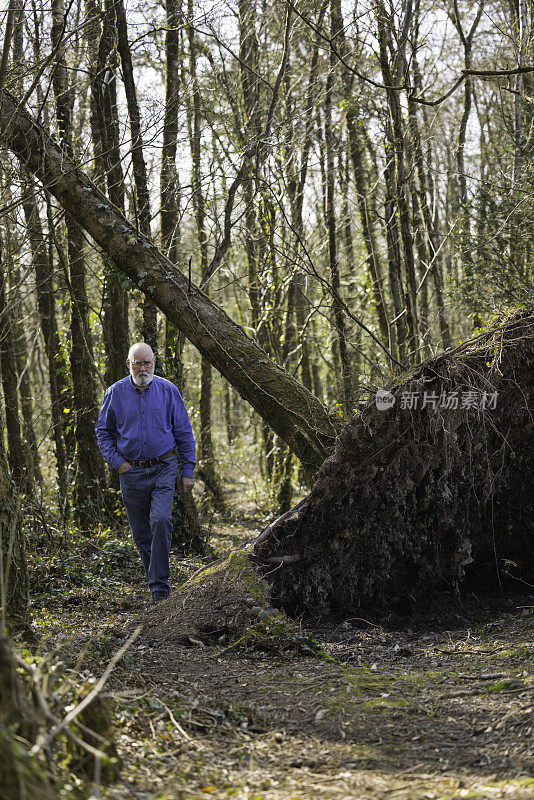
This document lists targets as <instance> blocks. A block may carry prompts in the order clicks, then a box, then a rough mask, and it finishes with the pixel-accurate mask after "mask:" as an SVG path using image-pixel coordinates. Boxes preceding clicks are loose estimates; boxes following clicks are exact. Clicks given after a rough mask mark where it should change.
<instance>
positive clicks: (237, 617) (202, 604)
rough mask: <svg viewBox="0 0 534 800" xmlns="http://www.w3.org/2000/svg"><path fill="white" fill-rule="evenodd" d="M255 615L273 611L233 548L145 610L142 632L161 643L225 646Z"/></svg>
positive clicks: (261, 585)
mask: <svg viewBox="0 0 534 800" xmlns="http://www.w3.org/2000/svg"><path fill="white" fill-rule="evenodd" d="M261 612H264V613H265V614H266V615H267V617H270V616H271V614H272V613H274V609H273V608H272V607H271V606H270V603H269V594H268V589H267V584H266V582H265V581H264V580H263V579H262V578H261V577H260V576H258V575H257V573H256V572H255V571H254V568H253V566H252V563H251V561H250V559H249V557H248V554H247V551H246V550H239V551H237V552H235V553H232V554H231V555H230V556H229V557H228V558H225V559H224V560H223V561H220V562H218V563H216V564H215V565H212V566H210V567H207V568H205V569H202V570H201V571H200V572H199V573H197V574H195V575H194V576H193V577H192V578H190V579H189V580H188V581H187V582H186V583H184V584H183V585H182V586H180V587H179V588H178V589H177V590H176V591H175V592H173V593H172V594H171V596H170V597H169V599H168V600H164V601H163V602H161V603H159V604H158V605H156V606H153V607H151V608H150V609H149V610H148V611H147V612H146V614H145V627H144V633H145V635H146V637H148V638H150V639H152V640H154V641H158V640H160V639H164V640H165V643H166V645H169V644H181V645H184V644H185V645H186V646H187V645H189V646H191V645H198V644H199V643H202V644H227V643H231V642H234V641H236V640H237V639H239V638H240V637H242V636H243V635H244V634H245V633H246V632H247V631H248V629H249V628H250V627H251V626H253V625H254V624H255V623H257V622H258V619H257V618H258V615H259V614H260V613H261ZM262 616H263V614H262ZM260 621H261V620H260Z"/></svg>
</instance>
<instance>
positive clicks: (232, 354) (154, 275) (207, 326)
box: [0, 91, 338, 473]
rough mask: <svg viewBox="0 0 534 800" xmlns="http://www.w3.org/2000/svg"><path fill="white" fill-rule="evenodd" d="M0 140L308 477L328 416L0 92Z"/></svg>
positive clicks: (326, 436) (327, 436) (319, 454)
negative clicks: (285, 447)
mask: <svg viewBox="0 0 534 800" xmlns="http://www.w3.org/2000/svg"><path fill="white" fill-rule="evenodd" d="M0 141H2V142H3V143H4V145H5V146H7V147H8V148H9V149H10V150H11V151H12V152H13V153H14V154H15V155H16V156H17V158H18V159H19V160H20V162H21V164H22V166H23V168H24V169H25V170H27V171H28V172H30V173H32V174H33V175H35V176H36V177H37V178H38V179H39V180H40V181H41V182H42V184H43V186H45V187H46V188H47V189H48V191H49V192H50V193H51V194H52V195H54V197H55V198H56V199H57V200H58V202H59V203H60V204H61V205H62V206H63V208H64V209H65V210H66V211H67V212H68V213H69V214H71V215H72V217H74V219H75V220H76V221H77V222H78V223H79V224H80V225H81V226H82V227H83V228H84V229H85V230H86V231H87V233H89V234H90V236H91V237H92V238H93V239H94V241H95V242H96V243H97V244H98V245H99V246H100V247H101V248H102V250H103V251H104V252H105V253H106V254H107V255H108V256H109V257H110V258H111V259H112V261H113V263H114V265H115V268H116V269H117V270H118V272H119V274H122V275H123V276H124V277H125V278H128V279H129V280H130V281H131V282H132V283H133V284H134V285H135V286H137V287H138V288H139V289H140V290H141V291H142V292H144V293H145V294H147V295H148V296H149V297H150V299H151V300H152V301H153V302H154V303H155V304H156V305H157V306H158V308H160V309H161V310H162V311H163V312H164V314H165V315H166V316H167V317H168V319H169V320H170V321H171V322H173V323H174V324H175V325H176V326H177V327H178V328H179V329H180V330H181V331H183V333H184V334H185V336H187V338H188V339H189V340H190V341H191V342H192V343H193V344H194V345H195V347H197V349H198V350H199V351H200V353H202V355H203V356H205V357H206V359H207V360H208V361H209V362H210V363H211V364H212V365H213V366H214V367H215V368H216V369H218V370H219V372H220V373H221V374H222V375H224V377H225V378H226V379H227V380H228V381H229V382H230V383H231V384H232V385H233V386H234V387H235V388H236V389H237V391H238V392H239V393H240V394H241V396H242V397H243V398H244V399H245V400H247V401H248V402H249V403H250V404H251V405H252V406H253V407H254V408H255V409H256V411H257V412H258V413H259V414H260V416H261V417H262V418H263V419H264V420H265V421H266V422H267V423H268V424H269V425H270V426H271V428H272V429H273V430H274V431H275V432H276V433H277V434H278V435H279V436H280V437H281V438H282V439H283V440H284V441H285V442H287V444H288V445H289V447H290V448H291V449H292V451H293V452H294V453H295V455H296V456H297V457H298V458H299V459H300V461H301V462H302V463H303V465H304V466H305V468H306V469H307V471H308V472H309V473H313V472H315V471H316V470H317V469H318V468H319V466H320V465H321V464H322V462H323V461H324V459H325V458H326V456H327V455H328V453H329V452H330V451H331V449H332V447H333V444H334V440H335V437H336V434H337V432H338V430H337V428H336V419H335V418H334V417H333V416H332V415H331V414H330V413H329V411H328V410H327V409H326V408H325V407H324V406H323V405H322V403H321V402H320V401H319V400H318V399H317V398H316V397H315V395H313V394H312V393H311V392H309V391H308V390H307V389H305V388H304V387H303V386H302V384H300V383H299V382H298V381H296V380H295V379H294V378H293V377H292V376H291V375H290V374H289V373H288V372H286V370H284V369H282V368H281V367H279V366H278V365H277V364H275V363H274V362H273V361H271V359H270V358H269V356H268V355H267V354H266V353H265V352H264V351H263V350H261V349H260V348H259V347H258V346H257V345H256V344H255V343H254V342H253V341H252V340H251V339H249V337H248V336H247V335H246V334H245V332H244V331H243V329H242V328H240V327H239V326H238V325H236V324H235V323H234V322H233V321H232V320H231V319H230V317H229V316H228V315H227V314H226V313H225V312H224V311H223V309H222V308H220V307H219V306H218V305H217V304H216V303H214V302H213V301H212V300H211V299H210V298H209V297H207V295H205V294H204V292H202V291H201V290H200V289H199V288H198V287H197V286H195V284H194V283H192V282H189V281H188V280H187V278H186V277H185V276H184V275H183V274H182V273H181V272H179V270H177V269H176V267H175V266H174V265H173V264H172V263H171V262H170V261H169V260H168V259H167V258H166V257H165V256H164V255H163V254H162V253H161V252H159V250H158V249H157V248H156V247H155V245H154V244H153V242H152V241H151V240H150V239H149V238H148V237H146V236H143V234H141V233H140V232H139V231H138V230H137V229H136V228H135V227H134V226H133V225H131V224H130V223H129V222H128V221H127V220H126V218H125V217H124V215H123V214H122V213H121V212H120V211H119V210H118V209H117V208H116V207H115V206H114V205H113V204H112V203H110V202H109V200H108V199H107V198H106V197H105V196H104V195H103V194H102V192H100V191H99V190H98V189H97V187H96V186H95V185H94V184H93V183H92V182H91V181H90V180H89V178H88V177H87V176H86V175H85V174H84V173H83V172H82V170H81V169H79V168H78V167H77V166H76V164H74V163H73V161H72V160H70V159H69V158H68V156H67V155H66V154H65V153H63V152H62V151H61V149H60V148H59V147H58V145H56V144H54V142H52V140H51V139H50V137H49V136H48V135H47V134H46V132H45V130H44V129H43V128H42V127H41V126H40V125H38V124H37V123H36V122H35V120H34V119H33V118H32V117H31V116H30V114H28V112H27V111H25V110H24V109H19V104H18V102H17V100H16V98H14V97H13V96H12V95H11V94H9V92H6V91H3V92H2V93H1V95H0Z"/></svg>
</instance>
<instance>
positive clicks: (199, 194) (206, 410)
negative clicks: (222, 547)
mask: <svg viewBox="0 0 534 800" xmlns="http://www.w3.org/2000/svg"><path fill="white" fill-rule="evenodd" d="M193 13H194V11H193V0H188V5H187V15H188V18H189V20H190V21H191V24H190V25H189V26H188V37H189V72H190V76H191V83H192V92H191V101H190V105H189V113H190V122H189V131H190V144H191V159H192V162H193V163H192V168H193V178H192V190H193V206H194V209H195V219H196V226H197V236H198V244H199V249H200V276H201V280H204V278H205V277H206V275H207V271H208V237H207V233H206V203H205V198H204V193H203V190H202V167H201V154H200V146H201V142H200V140H201V123H202V118H201V104H202V98H201V95H200V87H199V83H198V78H197V43H196V40H195V31H194V25H193ZM205 291H206V293H207V294H209V289H208V287H207V286H206V287H205ZM211 397H212V370H211V364H210V362H209V360H208V359H207V358H205V357H202V359H201V365H200V403H199V415H200V458H201V466H202V473H199V474H203V475H204V477H205V479H206V480H205V483H206V486H207V487H209V489H210V491H211V495H212V502H213V504H214V506H215V508H216V509H218V510H219V511H224V510H225V502H224V496H223V492H222V487H221V484H220V480H219V477H218V475H217V471H216V468H215V455H214V452H213V438H212V418H211V411H212V409H211Z"/></svg>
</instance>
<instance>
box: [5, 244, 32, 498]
mask: <svg viewBox="0 0 534 800" xmlns="http://www.w3.org/2000/svg"><path fill="white" fill-rule="evenodd" d="M6 269H7V265H6V260H5V253H4V245H3V242H2V241H1V240H0V363H1V367H2V387H3V390H4V407H5V413H6V417H5V419H6V430H7V449H8V459H9V468H10V470H11V474H12V475H13V480H14V481H15V483H16V485H17V488H18V490H19V491H21V492H26V491H28V489H29V488H30V483H29V481H30V476H29V475H28V465H27V456H26V453H25V447H24V445H23V439H22V433H21V427H20V420H19V401H18V390H17V383H18V375H17V362H16V356H15V354H16V352H17V347H16V342H15V341H14V338H13V334H14V331H15V325H14V317H13V311H12V304H11V302H10V300H9V299H8V294H7V275H6Z"/></svg>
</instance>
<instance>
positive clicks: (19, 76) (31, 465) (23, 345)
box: [11, 0, 43, 483]
mask: <svg viewBox="0 0 534 800" xmlns="http://www.w3.org/2000/svg"><path fill="white" fill-rule="evenodd" d="M16 6H17V13H16V18H15V23H14V29H13V66H12V70H11V72H12V73H13V76H14V83H15V86H16V91H17V93H18V94H20V95H22V94H23V91H24V80H23V70H24V34H23V25H24V9H23V4H22V2H21V0H16ZM12 283H13V292H12V295H13V301H14V321H15V327H16V330H15V340H16V345H17V351H16V358H17V372H18V375H19V380H18V382H19V392H20V404H21V410H22V417H23V420H24V441H25V443H26V448H27V451H28V455H29V462H28V477H29V478H30V480H31V482H38V483H42V480H43V477H42V475H41V468H40V465H39V452H38V450H37V440H36V437H35V430H34V427H33V417H34V414H33V397H32V388H31V381H30V370H29V363H28V343H27V339H26V331H25V328H24V322H23V320H24V308H23V304H22V295H21V291H20V283H21V275H20V267H19V265H18V261H16V262H15V265H14V269H13V281H12Z"/></svg>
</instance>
